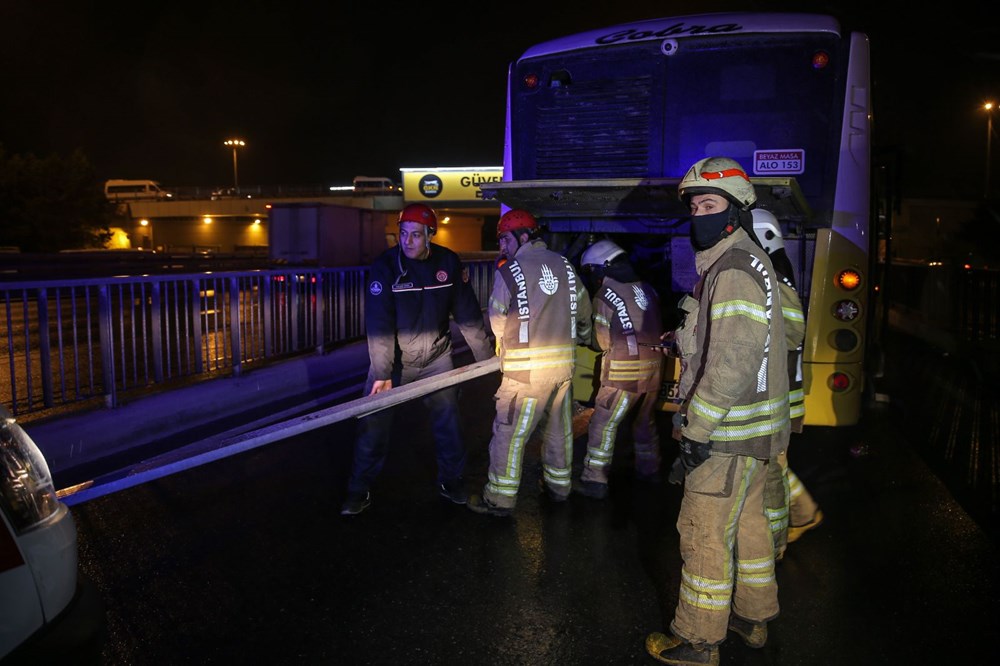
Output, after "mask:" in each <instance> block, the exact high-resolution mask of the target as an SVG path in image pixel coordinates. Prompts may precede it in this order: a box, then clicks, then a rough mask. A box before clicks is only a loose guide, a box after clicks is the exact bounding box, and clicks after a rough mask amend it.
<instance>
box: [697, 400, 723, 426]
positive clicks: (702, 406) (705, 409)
mask: <svg viewBox="0 0 1000 666" xmlns="http://www.w3.org/2000/svg"><path fill="white" fill-rule="evenodd" d="M691 411H693V412H694V413H695V414H698V415H699V416H702V417H704V418H706V419H709V420H710V421H716V422H718V421H721V420H722V417H723V416H725V415H726V413H725V411H723V410H722V409H721V408H719V407H716V406H715V405H710V404H708V403H707V402H705V401H704V400H702V399H701V397H700V396H698V395H697V394H696V395H695V396H694V397H693V398H692V399H691Z"/></svg>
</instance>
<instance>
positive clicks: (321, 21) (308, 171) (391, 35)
mask: <svg viewBox="0 0 1000 666" xmlns="http://www.w3.org/2000/svg"><path fill="white" fill-rule="evenodd" d="M92 4H99V5H101V6H100V7H99V8H94V7H92V6H91V5H92ZM588 4H591V3H581V2H579V0H574V1H571V2H565V1H558V2H545V1H544V0H538V1H536V2H531V3H527V2H506V3H478V4H477V3H463V4H458V5H456V4H454V3H426V2H407V3H397V2H391V3H378V2H373V1H369V2H364V3H360V2H359V3H345V2H327V3H313V2H309V3H305V2H296V1H285V2H253V1H245V2H211V1H209V2H202V3H187V2H152V3H143V2H139V3H121V2H113V3H82V2H47V1H45V0H5V2H3V3H2V5H0V25H2V26H3V33H4V36H3V38H2V39H0V62H2V63H3V66H2V67H0V90H2V93H3V97H2V102H0V145H2V146H3V148H4V150H5V151H6V152H7V153H33V154H35V155H37V156H39V157H44V156H47V155H50V154H58V155H68V154H69V153H71V152H72V151H73V150H74V149H76V148H80V149H82V150H83V152H84V154H85V155H86V156H87V157H88V159H89V160H90V161H91V163H92V164H93V166H94V167H95V170H96V172H97V176H98V178H99V179H102V180H103V179H105V178H151V179H153V180H158V181H160V182H161V183H163V184H164V185H165V186H168V187H170V186H174V187H178V186H194V185H196V186H205V187H214V186H219V185H231V184H232V152H231V151H230V150H229V149H227V148H225V147H224V146H223V143H222V142H223V141H224V140H225V139H226V138H229V137H232V136H239V137H240V138H243V139H245V140H246V141H247V143H248V146H247V147H246V148H245V149H243V150H242V151H241V152H240V156H239V172H240V173H239V178H240V184H241V185H243V186H255V185H265V186H266V185H279V184H288V185H291V184H301V185H305V184H346V183H349V182H350V179H351V178H352V177H353V176H354V175H356V174H363V175H386V176H389V177H391V178H394V179H398V178H399V169H400V168H401V167H426V166H485V165H499V164H500V163H501V160H502V148H503V120H504V100H505V76H506V73H507V66H508V64H509V62H510V61H511V60H513V59H515V58H516V57H517V56H518V55H520V54H521V53H522V52H523V51H524V50H525V49H526V48H527V47H529V46H530V45H532V44H534V43H536V42H540V41H545V40H548V39H553V38H556V37H561V36H564V35H567V34H571V33H574V32H579V31H582V30H588V29H593V28H599V27H604V26H608V25H613V24H615V23H622V22H626V21H631V20H639V19H646V18H656V17H660V16H664V15H669V14H674V15H677V14H683V13H700V12H711V11H724V10H735V9H744V10H767V9H776V10H793V11H802V10H804V9H808V10H809V11H815V12H818V13H823V12H826V13H831V14H833V15H835V16H837V17H838V18H839V19H840V20H841V22H842V24H843V25H844V27H846V28H850V29H859V30H862V31H865V32H867V33H868V34H869V36H870V39H871V43H872V50H873V58H872V60H873V72H874V77H875V85H874V98H873V99H874V103H875V123H876V140H877V142H878V143H879V144H881V145H885V146H892V147H896V148H898V149H899V150H900V151H901V153H902V155H903V177H904V194H906V195H908V196H928V197H929V196H968V197H975V196H982V191H983V182H984V180H983V171H984V167H985V161H986V156H985V150H986V146H985V144H986V127H987V124H986V112H985V111H983V110H982V109H981V105H982V103H983V101H985V100H986V99H988V98H990V97H992V96H996V97H994V99H998V100H1000V34H998V33H1000V31H998V30H997V29H996V28H995V27H993V22H992V21H991V20H987V16H988V14H987V11H986V7H987V5H986V3H985V2H981V3H971V4H970V3H965V4H958V5H954V6H953V9H954V10H956V11H958V10H961V11H964V12H966V13H965V14H962V15H955V14H929V13H922V14H919V15H918V14H915V13H914V12H913V10H912V9H911V10H900V11H898V12H896V11H893V7H900V8H901V7H906V6H907V4H908V5H909V6H910V7H914V6H919V3H917V4H916V5H914V3H890V7H888V8H886V7H883V6H881V5H882V4H884V3H879V4H880V7H879V10H878V11H879V12H881V13H880V14H877V15H876V14H870V13H867V12H864V11H860V10H858V9H856V8H852V7H853V4H852V3H843V2H841V3H837V2H828V3H823V2H820V3H812V4H810V5H809V6H808V7H805V6H804V4H803V3H802V2H795V3H792V2H743V3H733V2H728V3H726V2H711V1H709V0H705V1H702V2H670V3H667V2H663V1H662V0H660V1H659V2H647V1H643V0H634V1H629V2H610V3H604V2H602V3H593V4H596V5H598V6H597V7H595V8H592V9H591V8H587V9H584V8H583V6H584V5H588ZM858 4H859V5H861V6H864V5H868V6H871V7H874V6H875V5H876V4H877V3H874V2H869V3H858ZM355 5H358V7H355ZM345 7H346V8H345ZM970 12H971V13H970ZM997 121H998V124H1000V116H997ZM998 152H1000V145H998V146H994V150H993V154H994V156H996V155H997V153H998ZM996 179H997V180H998V181H1000V169H997V174H996ZM998 185H1000V183H998ZM997 189H1000V187H998V188H997Z"/></svg>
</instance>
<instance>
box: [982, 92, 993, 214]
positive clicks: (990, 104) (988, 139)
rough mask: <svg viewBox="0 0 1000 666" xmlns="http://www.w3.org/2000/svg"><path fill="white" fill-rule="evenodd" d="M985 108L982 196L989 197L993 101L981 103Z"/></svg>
mask: <svg viewBox="0 0 1000 666" xmlns="http://www.w3.org/2000/svg"><path fill="white" fill-rule="evenodd" d="M983 108H984V109H986V187H985V189H984V190H983V198H984V199H989V198H990V146H991V144H992V143H993V102H986V103H985V104H983Z"/></svg>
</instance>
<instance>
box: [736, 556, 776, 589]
mask: <svg viewBox="0 0 1000 666" xmlns="http://www.w3.org/2000/svg"><path fill="white" fill-rule="evenodd" d="M736 577H737V579H738V580H739V582H740V583H742V584H744V585H747V586H749V587H767V586H768V585H773V584H774V556H773V555H769V556H767V557H761V558H758V559H754V560H737V561H736Z"/></svg>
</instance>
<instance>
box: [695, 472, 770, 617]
mask: <svg viewBox="0 0 1000 666" xmlns="http://www.w3.org/2000/svg"><path fill="white" fill-rule="evenodd" d="M758 466H759V463H758V462H757V461H756V460H754V459H753V458H747V459H746V465H745V466H744V468H743V472H742V473H741V474H740V486H739V488H738V489H737V490H736V492H735V494H734V496H733V498H734V499H735V500H736V501H734V502H733V503H732V505H731V506H730V507H729V515H727V516H726V522H725V528H724V529H725V542H726V550H727V551H728V552H730V553H732V552H733V549H734V548H735V545H736V544H735V542H736V527H737V523H738V515H737V512H738V511H739V508H740V506H742V504H743V502H744V500H745V498H746V495H747V489H748V488H749V487H750V482H751V481H752V480H753V477H754V475H755V474H756V473H757V468H758ZM731 566H732V563H731V562H730V561H729V559H728V558H727V559H726V561H725V562H724V563H723V567H724V570H725V572H726V578H724V579H715V578H704V577H702V576H696V575H694V574H692V573H690V572H688V571H687V569H686V568H685V567H683V566H682V567H681V589H680V601H681V602H683V603H686V604H690V605H691V606H694V607H696V608H702V609H704V610H710V611H725V612H727V613H728V612H729V605H730V602H731V600H732V593H733V571H732V569H731Z"/></svg>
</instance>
